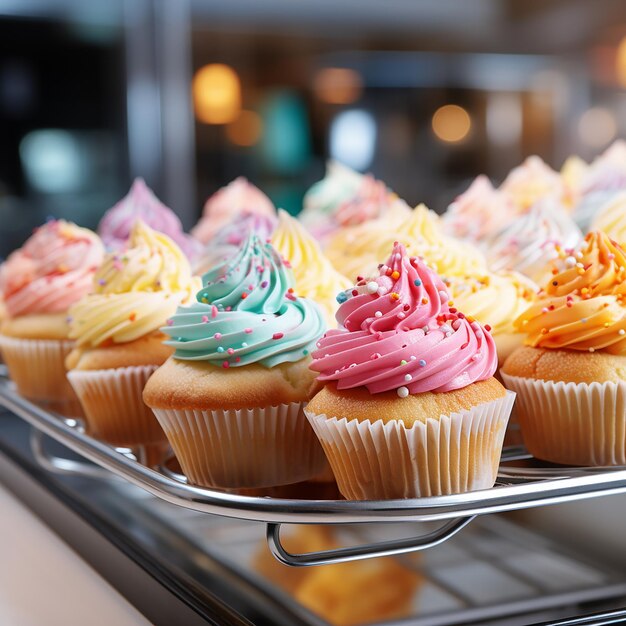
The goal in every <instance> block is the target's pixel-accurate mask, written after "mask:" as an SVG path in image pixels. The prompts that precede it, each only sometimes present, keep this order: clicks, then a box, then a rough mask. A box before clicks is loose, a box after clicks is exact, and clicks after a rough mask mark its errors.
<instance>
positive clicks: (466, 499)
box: [0, 379, 626, 566]
mask: <svg viewBox="0 0 626 626" xmlns="http://www.w3.org/2000/svg"><path fill="white" fill-rule="evenodd" d="M0 404H1V405H3V406H4V407H6V408H7V409H8V410H10V411H12V412H13V413H15V414H16V415H17V416H19V417H21V418H22V419H24V420H25V421H26V422H28V423H29V424H31V425H32V426H33V427H34V429H35V430H34V433H35V434H39V433H43V434H45V435H48V436H50V437H52V438H53V439H55V440H57V441H58V442H60V443H62V444H63V445H65V446H66V447H67V448H69V449H71V450H73V451H74V452H76V453H78V454H79V455H81V456H82V457H84V458H85V459H87V460H89V461H92V462H93V463H95V464H96V465H97V466H99V467H100V468H104V469H106V470H108V471H109V472H112V473H113V474H114V475H116V476H118V477H121V478H123V479H125V480H127V481H128V482H130V483H132V484H134V485H137V486H138V487H141V488H142V489H145V490H146V491H148V492H149V493H151V494H153V495H155V496H157V497H158V498H161V499H163V500H166V501H168V502H171V503H172V504H176V505H179V506H182V507H186V508H188V509H192V510H195V511H199V512H203V513H212V514H214V515H222V516H225V517H231V518H238V519H247V520H254V521H260V522H265V523H267V541H268V544H269V547H270V549H271V551H272V553H273V554H274V556H275V557H276V558H277V559H278V560H279V561H281V562H283V563H285V564H288V565H294V566H303V565H321V564H327V563H337V562H342V561H351V560H357V559H364V558H371V557H376V556H388V555H394V554H403V553H407V552H414V551H418V550H424V549H426V548H430V547H433V546H436V545H439V544H441V543H443V542H444V541H446V540H447V539H449V538H450V537H452V536H454V535H455V534H456V533H457V532H459V531H460V530H461V529H462V528H463V527H465V526H466V525H467V524H469V523H470V522H471V521H472V519H474V518H475V517H476V516H477V515H485V514H488V513H499V512H504V511H514V510H519V509H525V508H531V507H537V506H545V505H549V504H558V503H563V502H571V501H574V500H583V499H587V498H594V497H598V496H606V495H615V494H619V493H625V492H626V468H623V467H617V468H616V467H611V468H607V467H605V468H597V467H596V468H580V467H575V468H569V467H555V466H553V467H550V466H548V465H547V464H546V465H540V466H535V467H525V466H524V465H525V464H527V463H528V460H529V459H531V457H530V456H529V455H528V454H525V453H524V451H523V450H520V448H505V450H504V453H503V456H502V463H501V466H500V472H499V476H498V481H497V483H496V486H495V487H493V488H492V489H486V490H482V491H474V492H470V493H463V494H456V495H450V496H436V497H428V498H419V499H411V500H382V501H365V502H357V501H346V500H340V499H337V500H322V499H315V500H304V499H294V498H283V497H276V496H275V495H272V496H269V497H258V496H254V497H253V496H249V495H240V494H236V493H228V492H223V491H218V490H216V489H207V488H203V487H196V486H193V485H189V484H187V482H186V480H185V478H184V476H182V475H179V474H176V473H175V472H174V471H171V470H168V469H167V468H162V467H153V468H149V467H146V466H145V465H143V464H142V463H140V462H139V461H138V460H137V459H136V458H135V456H133V455H132V454H130V453H129V451H127V450H122V451H120V450H117V449H115V448H113V447H111V446H109V445H107V444H105V443H102V442H100V441H97V440H95V439H93V438H92V437H89V436H87V435H86V434H84V432H82V431H81V429H80V428H79V426H78V424H77V422H76V421H75V420H64V419H63V418H60V417H59V416H57V415H55V414H52V413H49V412H47V411H45V410H43V409H42V408H40V407H38V406H37V405H35V404H33V403H32V402H29V401H28V400H26V399H24V398H22V397H21V396H20V395H19V394H18V393H17V392H16V391H15V388H14V386H13V385H12V383H11V382H10V381H8V380H7V379H0ZM39 437H40V435H39ZM34 441H35V444H36V445H35V451H36V453H37V456H38V458H40V459H41V460H42V461H43V462H44V464H46V466H47V467H48V468H49V469H52V470H55V471H64V472H76V471H78V472H82V473H87V474H90V475H93V476H98V475H100V476H101V475H102V472H100V471H99V470H98V468H94V467H93V466H90V465H87V464H86V463H76V462H75V461H71V460H65V459H51V458H49V457H47V456H46V455H45V453H44V447H43V445H42V442H41V440H40V438H38V437H36V438H35V440H34ZM520 460H523V464H522V465H515V463H519V461H520ZM366 522H443V525H441V526H439V527H438V528H437V529H435V530H430V531H429V532H426V533H425V534H422V535H420V536H418V537H413V538H409V539H399V540H394V541H387V542H382V543H372V544H366V545H361V546H356V547H349V548H341V549H337V550H329V551H324V552H316V553H309V554H291V553H289V552H288V551H287V550H285V549H284V547H283V545H282V544H281V540H280V526H281V524H282V523H297V524H347V523H366Z"/></svg>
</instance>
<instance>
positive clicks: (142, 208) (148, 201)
mask: <svg viewBox="0 0 626 626" xmlns="http://www.w3.org/2000/svg"><path fill="white" fill-rule="evenodd" d="M137 220H141V221H142V222H143V223H144V224H146V225H147V226H149V227H150V228H152V229H153V230H156V231H158V232H160V233H163V234H164V235H167V236H168V237H169V238H170V239H171V240H172V241H173V242H174V243H175V244H176V245H178V247H179V248H180V249H181V250H182V251H183V253H184V254H185V256H186V257H187V258H188V259H189V260H190V261H193V260H194V259H196V258H197V257H198V255H199V254H200V253H201V252H202V246H201V245H200V244H199V243H198V242H197V241H196V240H195V239H194V238H193V237H192V236H191V235H187V234H186V233H185V232H184V231H183V225H182V224H181V222H180V220H179V219H178V217H177V215H176V214H175V213H174V211H172V209H170V208H168V207H166V206H165V205H164V204H163V203H162V202H161V201H160V200H159V199H158V198H157V197H156V196H155V195H154V193H152V191H151V190H150V189H149V188H148V186H147V185H146V183H145V182H144V180H143V179H142V178H136V179H135V180H134V182H133V185H132V187H131V188H130V191H129V192H128V194H127V195H126V197H124V198H122V199H121V200H120V201H119V202H118V203H117V204H116V205H115V206H114V207H113V208H111V209H109V210H108V211H107V212H106V213H105V214H104V217H103V218H102V220H100V224H98V234H99V235H100V237H102V241H104V244H105V245H106V247H107V248H108V249H110V250H115V251H117V250H123V249H124V247H125V246H126V244H127V243H128V238H129V237H130V233H131V231H132V229H133V226H134V225H135V222H136V221H137Z"/></svg>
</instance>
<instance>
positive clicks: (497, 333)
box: [445, 272, 539, 364]
mask: <svg viewBox="0 0 626 626" xmlns="http://www.w3.org/2000/svg"><path fill="white" fill-rule="evenodd" d="M445 282H446V284H447V286H448V289H449V290H450V295H451V297H452V300H453V301H454V306H455V307H457V308H458V309H459V310H460V311H463V312H464V313H465V314H466V315H470V316H471V317H473V318H475V319H477V320H478V321H479V322H480V323H481V324H484V325H485V327H486V328H487V329H488V330H490V331H491V334H492V335H493V339H494V341H495V342H496V349H497V351H498V363H500V364H502V363H504V360H505V359H506V358H507V357H508V356H509V355H510V354H511V352H513V350H515V348H517V347H518V346H521V345H522V342H523V340H524V337H525V335H524V333H523V332H521V331H520V330H519V329H517V328H515V324H514V322H515V320H516V319H517V318H518V317H519V316H520V315H521V314H522V313H523V312H524V311H525V310H526V309H527V308H528V307H529V306H530V305H531V304H532V303H533V302H534V301H535V300H536V298H537V291H538V289H539V288H538V287H537V285H535V284H534V283H533V282H532V281H531V280H530V279H529V278H526V277H525V276H522V275H521V274H518V273H517V272H507V273H500V274H493V273H487V274H480V275H476V276H463V277H454V278H447V279H446V281H445Z"/></svg>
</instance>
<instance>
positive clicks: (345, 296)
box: [336, 291, 348, 304]
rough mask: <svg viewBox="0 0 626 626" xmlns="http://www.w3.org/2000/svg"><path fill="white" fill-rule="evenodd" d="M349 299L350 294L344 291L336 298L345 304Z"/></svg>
mask: <svg viewBox="0 0 626 626" xmlns="http://www.w3.org/2000/svg"><path fill="white" fill-rule="evenodd" d="M347 299H348V296H347V295H346V294H345V293H344V292H343V291H342V292H341V293H338V294H337V297H336V300H337V302H338V303H339V304H343V303H344V302H345V301H346V300H347Z"/></svg>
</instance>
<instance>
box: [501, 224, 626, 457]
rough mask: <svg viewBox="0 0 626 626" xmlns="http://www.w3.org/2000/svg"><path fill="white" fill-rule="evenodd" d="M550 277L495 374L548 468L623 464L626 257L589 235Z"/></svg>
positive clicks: (615, 246) (520, 322)
mask: <svg viewBox="0 0 626 626" xmlns="http://www.w3.org/2000/svg"><path fill="white" fill-rule="evenodd" d="M554 270H555V271H554V273H553V274H552V276H551V277H550V279H548V281H547V282H546V283H545V284H544V285H543V289H542V291H541V292H540V294H539V300H538V301H537V302H536V303H535V304H533V305H532V306H531V307H530V308H528V309H527V310H526V311H525V312H524V313H523V314H522V315H521V316H520V317H519V318H518V320H517V321H516V326H517V327H518V328H519V329H520V330H521V331H523V332H524V333H525V334H526V340H525V344H526V345H525V346H522V347H520V348H518V349H517V350H516V351H515V352H513V354H512V355H511V356H510V357H509V358H508V359H507V360H506V361H505V363H504V365H503V367H502V368H501V370H500V373H501V375H502V379H503V380H504V382H505V384H506V386H507V387H508V388H509V389H512V390H514V391H515V392H516V393H517V398H518V402H517V405H516V409H517V415H518V418H519V421H520V425H521V428H522V435H523V437H524V442H525V444H526V447H527V448H528V450H529V452H531V454H533V455H534V456H535V457H537V458H538V459H543V460H545V461H551V462H554V463H563V464H566V465H625V464H626V382H625V381H624V368H625V367H626V306H625V302H624V297H625V296H626V253H625V252H624V250H623V249H622V248H621V247H620V246H619V245H618V244H616V243H614V242H613V241H611V240H610V239H609V237H607V235H606V234H605V233H602V232H600V231H593V232H591V233H589V234H588V235H587V237H586V238H585V241H584V244H583V245H582V247H581V248H580V249H579V250H576V251H575V252H574V253H573V254H572V255H571V256H569V257H567V258H565V259H563V260H560V261H559V262H558V263H557V264H555V266H554Z"/></svg>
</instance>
